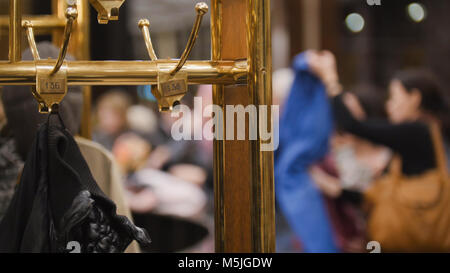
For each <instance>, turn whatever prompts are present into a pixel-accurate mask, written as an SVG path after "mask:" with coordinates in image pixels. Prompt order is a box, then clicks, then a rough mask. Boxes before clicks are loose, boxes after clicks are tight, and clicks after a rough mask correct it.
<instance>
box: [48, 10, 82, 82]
mask: <svg viewBox="0 0 450 273" xmlns="http://www.w3.org/2000/svg"><path fill="white" fill-rule="evenodd" d="M77 17H78V10H77V7H76V6H75V5H74V6H69V7H68V8H67V9H66V18H67V23H66V27H65V29H64V41H63V44H62V46H61V50H60V51H59V56H58V61H57V62H56V65H55V67H54V68H53V70H52V72H51V73H50V75H54V74H56V73H58V71H59V69H60V68H61V66H62V64H63V62H64V59H65V58H66V54H67V48H68V46H69V42H70V36H71V34H72V27H73V22H74V21H75V20H76V19H77Z"/></svg>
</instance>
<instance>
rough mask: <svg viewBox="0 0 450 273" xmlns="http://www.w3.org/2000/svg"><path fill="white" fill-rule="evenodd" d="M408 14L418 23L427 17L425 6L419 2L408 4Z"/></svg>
mask: <svg viewBox="0 0 450 273" xmlns="http://www.w3.org/2000/svg"><path fill="white" fill-rule="evenodd" d="M408 15H409V17H410V18H411V20H413V21H414V22H416V23H419V22H422V21H423V20H424V19H425V18H426V17H427V13H426V10H425V7H424V6H423V5H422V4H419V3H411V4H409V5H408Z"/></svg>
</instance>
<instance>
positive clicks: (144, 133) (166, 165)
mask: <svg viewBox="0 0 450 273" xmlns="http://www.w3.org/2000/svg"><path fill="white" fill-rule="evenodd" d="M202 88H207V87H202ZM200 92H202V91H201V90H200ZM204 93H205V92H204ZM206 94H207V92H206ZM204 99H205V100H208V99H210V98H208V97H205V98H204ZM146 103H147V104H146ZM146 103H133V99H132V96H130V95H129V94H128V93H127V92H125V91H123V90H110V91H108V92H106V93H105V94H103V95H102V96H101V97H100V98H99V99H98V102H97V106H96V111H95V124H96V126H95V130H94V134H93V140H94V141H96V142H98V143H100V144H102V145H103V146H104V147H106V148H107V149H108V150H110V151H111V152H112V154H113V155H114V157H115V159H116V160H117V162H118V164H119V166H120V169H121V172H122V173H123V175H124V177H125V185H126V189H127V194H128V196H129V198H128V200H129V204H130V207H131V210H132V211H134V212H138V213H146V212H150V211H152V212H157V213H162V214H168V215H174V216H179V217H188V218H190V217H193V218H195V217H196V216H198V215H199V214H201V213H202V212H204V208H205V204H206V203H207V201H208V198H209V196H207V195H208V192H211V190H212V160H211V159H212V142H208V141H206V140H205V141H175V140H173V138H172V137H171V129H172V125H173V123H174V122H175V121H176V120H177V119H178V118H175V117H172V116H171V113H159V112H158V111H155V110H154V109H155V107H154V105H153V107H151V106H150V105H149V104H150V102H146ZM186 103H188V104H189V102H186ZM153 104H155V103H154V102H153Z"/></svg>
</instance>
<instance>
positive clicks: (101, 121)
mask: <svg viewBox="0 0 450 273" xmlns="http://www.w3.org/2000/svg"><path fill="white" fill-rule="evenodd" d="M131 104H132V102H131V98H130V96H129V95H127V94H126V93H125V92H124V91H122V90H111V91H109V92H108V93H106V94H103V95H102V96H101V97H100V98H99V101H98V103H97V128H96V129H95V131H94V133H93V140H94V141H96V142H98V143H100V144H102V145H103V146H104V147H105V148H107V149H108V150H110V151H111V150H112V148H113V146H114V142H115V141H116V139H117V138H118V137H119V136H120V135H121V134H123V133H125V132H127V131H128V124H127V110H128V108H129V107H130V106H131Z"/></svg>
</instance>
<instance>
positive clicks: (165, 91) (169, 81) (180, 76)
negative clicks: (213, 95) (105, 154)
mask: <svg viewBox="0 0 450 273" xmlns="http://www.w3.org/2000/svg"><path fill="white" fill-rule="evenodd" d="M187 91H188V84H187V73H186V72H178V73H177V74H175V75H174V76H171V75H170V73H169V71H167V70H162V69H159V72H158V89H157V90H156V91H155V92H153V93H154V95H155V97H156V98H157V99H158V102H159V110H160V111H172V109H173V107H174V106H176V105H178V104H179V103H180V101H181V99H182V98H183V97H184V96H185V95H186V93H187ZM155 93H157V94H155Z"/></svg>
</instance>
